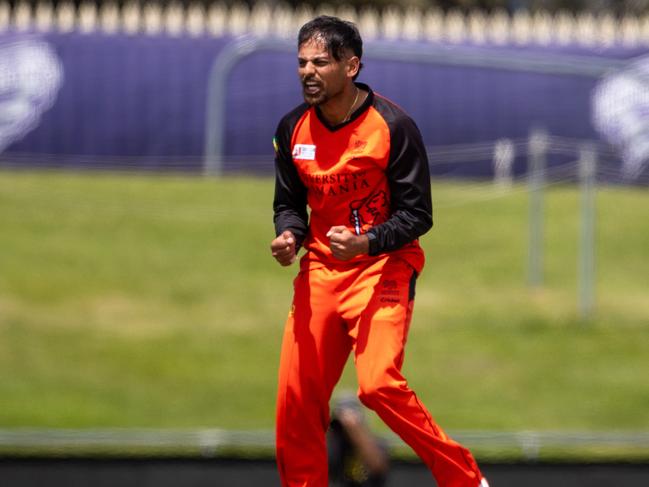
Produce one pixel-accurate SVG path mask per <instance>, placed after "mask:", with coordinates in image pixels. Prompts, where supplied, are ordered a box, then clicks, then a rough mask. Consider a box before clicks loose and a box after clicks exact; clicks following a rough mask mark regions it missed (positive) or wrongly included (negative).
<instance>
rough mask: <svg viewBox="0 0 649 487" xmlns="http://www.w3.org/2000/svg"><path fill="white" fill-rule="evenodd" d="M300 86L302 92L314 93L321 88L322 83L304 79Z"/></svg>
mask: <svg viewBox="0 0 649 487" xmlns="http://www.w3.org/2000/svg"><path fill="white" fill-rule="evenodd" d="M302 86H303V88H304V93H306V94H308V95H315V94H316V93H319V92H320V91H321V90H322V85H321V84H320V83H318V82H317V81H304V82H303V83H302Z"/></svg>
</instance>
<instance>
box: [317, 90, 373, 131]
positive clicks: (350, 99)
mask: <svg viewBox="0 0 649 487" xmlns="http://www.w3.org/2000/svg"><path fill="white" fill-rule="evenodd" d="M362 95H363V92H362V91H361V89H360V88H358V87H357V86H356V85H355V84H354V83H350V84H349V85H348V86H347V87H345V90H344V91H343V92H342V93H340V95H338V96H337V97H335V98H332V99H331V100H329V101H327V102H326V103H323V104H322V105H320V106H319V107H318V108H319V109H320V113H321V114H322V116H323V117H324V119H325V120H326V121H327V122H329V123H330V124H331V125H339V124H341V123H344V122H346V121H347V120H349V118H350V117H351V115H352V113H354V110H356V109H357V108H358V107H359V106H360V104H359V100H361V99H364V97H363V96H362Z"/></svg>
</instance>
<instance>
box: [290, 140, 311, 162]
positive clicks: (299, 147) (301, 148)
mask: <svg viewBox="0 0 649 487" xmlns="http://www.w3.org/2000/svg"><path fill="white" fill-rule="evenodd" d="M293 159H301V160H303V161H315V145H309V144H295V146H294V147H293Z"/></svg>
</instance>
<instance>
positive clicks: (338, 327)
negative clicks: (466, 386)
mask: <svg viewBox="0 0 649 487" xmlns="http://www.w3.org/2000/svg"><path fill="white" fill-rule="evenodd" d="M415 278H416V274H415V272H414V270H413V269H412V267H410V266H409V265H408V264H407V263H406V262H405V261H403V260H401V259H399V258H398V257H394V256H388V257H384V258H381V259H379V260H377V261H372V262H370V263H364V264H356V265H354V266H341V267H337V268H331V267H321V268H317V269H311V270H306V269H303V270H301V271H300V272H299V274H298V276H297V277H296V278H295V281H294V288H295V295H294V300H293V306H292V308H291V311H290V313H289V317H288V320H287V322H286V328H285V332H284V338H283V343H282V352H281V359H280V367H279V384H278V395H277V423H276V424H277V431H276V434H277V437H276V442H277V443H276V446H277V451H276V454H277V463H278V468H279V473H280V478H281V482H282V486H284V487H327V485H328V461H327V448H326V442H325V434H326V431H327V428H328V426H329V400H330V398H331V395H332V392H333V389H334V387H335V385H336V383H337V382H338V380H339V379H340V376H341V374H342V371H343V368H344V366H345V364H346V362H347V358H348V357H349V354H350V352H352V351H353V353H354V362H355V365H356V372H357V378H358V385H359V389H358V396H359V398H360V400H361V401H362V402H363V404H365V405H366V406H367V407H368V408H370V409H372V410H374V411H375V412H376V413H377V414H378V415H379V417H380V418H381V419H382V420H383V421H384V422H385V423H386V424H387V425H388V426H389V427H390V428H391V429H392V430H393V431H394V432H395V433H397V434H398V435H399V436H400V437H401V438H402V439H403V440H404V441H405V442H406V443H407V444H408V445H410V447H411V448H412V449H413V450H414V451H415V452H416V453H417V455H419V457H420V458H421V459H422V461H423V462H424V463H425V464H426V465H427V466H428V467H429V469H430V470H431V472H432V474H433V476H434V477H435V479H436V481H437V483H438V485H439V487H478V486H479V485H481V479H482V476H481V474H480V470H479V469H478V466H477V465H476V462H475V460H474V459H473V457H472V456H471V454H470V453H469V451H468V450H467V449H465V448H464V447H462V446H461V445H460V444H458V443H456V442H454V441H453V440H451V439H450V438H449V437H448V436H446V434H445V433H444V432H443V431H442V430H441V429H440V428H439V426H437V424H436V423H435V421H434V420H433V418H432V417H431V415H430V413H429V412H428V411H427V410H426V408H425V407H424V406H423V404H422V403H421V402H420V401H419V399H417V396H416V395H415V393H414V392H413V391H412V390H411V389H410V388H409V387H408V384H407V382H406V379H405V378H404V377H403V375H402V374H401V366H402V364H403V358H404V346H405V343H406V338H407V335H408V328H409V325H410V318H411V315H412V307H413V299H414V284H415ZM483 485H485V484H483Z"/></svg>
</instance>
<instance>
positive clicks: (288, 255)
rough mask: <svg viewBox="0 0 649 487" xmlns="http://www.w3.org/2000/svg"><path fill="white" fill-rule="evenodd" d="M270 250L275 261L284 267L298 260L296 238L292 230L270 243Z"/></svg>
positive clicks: (286, 231)
mask: <svg viewBox="0 0 649 487" xmlns="http://www.w3.org/2000/svg"><path fill="white" fill-rule="evenodd" d="M270 250H271V252H272V254H273V257H275V260H276V261H277V262H279V263H280V264H282V265H283V266H287V265H291V264H292V263H293V262H295V260H296V259H297V255H296V253H295V236H294V235H293V232H291V231H290V230H285V231H284V232H283V233H282V234H281V235H280V236H279V237H277V238H275V239H274V240H273V241H272V242H271V243H270Z"/></svg>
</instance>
